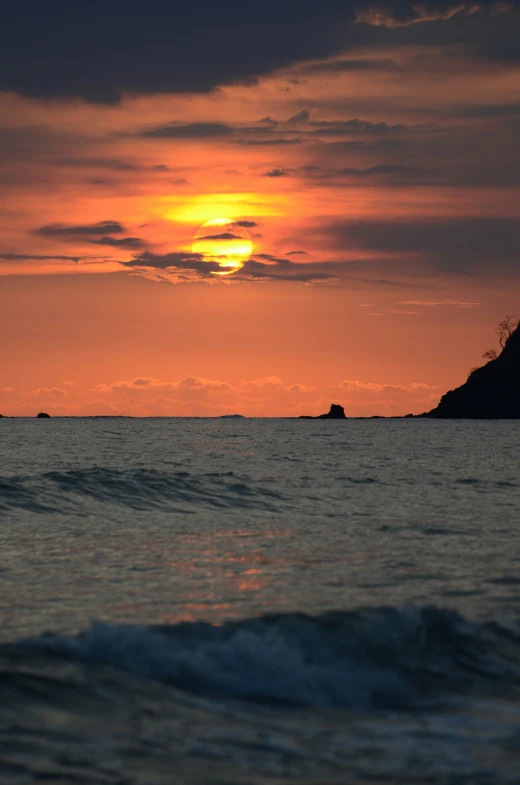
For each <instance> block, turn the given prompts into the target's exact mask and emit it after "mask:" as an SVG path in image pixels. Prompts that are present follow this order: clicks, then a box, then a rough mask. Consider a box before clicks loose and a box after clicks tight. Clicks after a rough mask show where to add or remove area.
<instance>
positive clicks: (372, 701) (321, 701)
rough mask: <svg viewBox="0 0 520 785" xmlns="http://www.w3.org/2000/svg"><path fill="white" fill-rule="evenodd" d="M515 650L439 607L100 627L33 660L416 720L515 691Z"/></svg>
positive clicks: (45, 642)
mask: <svg viewBox="0 0 520 785" xmlns="http://www.w3.org/2000/svg"><path fill="white" fill-rule="evenodd" d="M519 643H520V639H519V638H517V637H516V635H515V634H513V633H510V632H507V631H505V630H502V629H499V628H498V627H494V626H493V625H478V624H473V623H471V622H468V621H466V620H465V619H463V618H462V617H461V616H459V615H458V614H456V613H454V612H451V611H447V610H442V609H438V608H436V607H424V608H415V607H407V608H404V609H402V610H398V609H392V608H380V609H374V610H363V611H357V612H351V613H343V612H335V613H327V614H324V615H322V616H319V617H309V616H305V615H298V614H287V615H279V616H265V617H260V618H256V619H248V620H244V621H238V622H229V623H226V624H224V625H222V626H213V625H211V624H207V623H204V622H198V623H181V624H178V625H173V626H156V627H137V626H122V625H114V624H103V623H95V624H93V625H92V626H91V627H90V628H89V629H87V630H86V631H85V632H83V633H81V634H80V635H78V636H76V637H64V636H60V635H45V636H42V637H39V638H36V639H31V640H30V641H25V642H24V643H23V644H19V645H21V646H22V647H25V648H26V649H27V648H29V649H31V650H32V651H34V650H35V649H36V650H37V651H39V652H40V653H46V654H51V655H60V656H66V657H69V658H74V659H79V660H83V661H87V662H90V663H95V664H96V665H104V666H110V667H112V668H115V669H117V670H120V671H124V672H128V673H131V674H133V675H137V676H140V677H144V678H147V679H154V680H157V681H160V682H164V683H165V684H170V685H173V686H175V687H178V688H180V689H184V690H187V691H189V692H192V693H196V694H199V695H204V696H207V697H218V698H231V699H241V700H249V701H254V702H260V703H271V704H286V705H293V706H295V705H299V706H315V707H326V706H336V707H345V708H351V709H361V710H370V709H381V708H383V709H413V708H417V707H419V706H420V705H421V703H422V702H424V701H430V700H432V699H438V698H439V696H444V697H445V698H447V697H448V695H449V694H454V693H456V694H461V693H465V694H468V693H472V694H490V693H493V692H495V691H496V690H499V691H500V690H503V689H504V687H507V689H508V690H513V691H516V690H519V688H520V659H519Z"/></svg>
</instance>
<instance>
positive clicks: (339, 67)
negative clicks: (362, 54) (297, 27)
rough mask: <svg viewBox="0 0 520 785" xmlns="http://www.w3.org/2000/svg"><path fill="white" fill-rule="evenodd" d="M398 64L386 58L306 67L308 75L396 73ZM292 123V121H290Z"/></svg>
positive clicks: (326, 63) (328, 62)
mask: <svg viewBox="0 0 520 785" xmlns="http://www.w3.org/2000/svg"><path fill="white" fill-rule="evenodd" d="M396 68H397V64H396V63H395V62H394V61H393V60H389V59H386V58H373V59H372V60H328V61H327V62H325V63H312V64H310V65H306V66H304V68H303V69H302V71H303V72H304V73H306V74H340V73H346V72H349V71H394V70H396ZM289 122H290V121H289Z"/></svg>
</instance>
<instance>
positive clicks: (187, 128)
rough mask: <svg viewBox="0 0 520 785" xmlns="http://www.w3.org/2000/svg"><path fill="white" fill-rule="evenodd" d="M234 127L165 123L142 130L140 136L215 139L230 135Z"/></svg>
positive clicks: (210, 124) (209, 124) (214, 124)
mask: <svg viewBox="0 0 520 785" xmlns="http://www.w3.org/2000/svg"><path fill="white" fill-rule="evenodd" d="M232 133H234V129H233V128H231V126H229V125H224V124H223V123H187V124H185V125H174V124H172V125H164V126H161V127H160V128H152V129H151V130H148V131H141V133H139V134H138V136H145V137H147V138H149V139H207V138H210V139H214V138H215V137H219V136H230V135H231V134H232Z"/></svg>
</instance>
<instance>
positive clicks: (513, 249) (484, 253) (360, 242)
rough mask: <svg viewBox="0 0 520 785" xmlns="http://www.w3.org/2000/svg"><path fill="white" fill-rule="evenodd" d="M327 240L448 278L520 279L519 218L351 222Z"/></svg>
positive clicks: (331, 232)
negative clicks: (451, 275) (422, 265)
mask: <svg viewBox="0 0 520 785" xmlns="http://www.w3.org/2000/svg"><path fill="white" fill-rule="evenodd" d="M327 234H328V236H329V239H330V242H331V244H333V245H334V244H335V245H336V247H337V248H341V249H344V248H348V247H349V248H350V249H357V250H363V251H366V250H368V251H370V252H372V253H374V254H391V255H393V256H394V257H396V256H398V255H402V256H410V257H411V258H412V259H413V258H414V257H415V258H416V259H417V260H418V261H419V262H421V261H423V262H426V263H427V264H428V265H429V266H430V267H432V268H434V269H435V270H436V271H440V272H444V273H459V274H464V275H485V276H493V275H500V274H506V273H520V257H519V255H518V249H519V248H520V219H517V218H489V217H482V216H476V217H468V218H452V219H450V218H431V219H425V220H410V221H402V220H400V221H392V222H391V221H359V222H356V223H353V222H352V223H350V222H346V223H343V224H336V225H332V226H330V227H329V229H328V232H327Z"/></svg>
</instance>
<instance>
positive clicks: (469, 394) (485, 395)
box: [423, 325, 520, 419]
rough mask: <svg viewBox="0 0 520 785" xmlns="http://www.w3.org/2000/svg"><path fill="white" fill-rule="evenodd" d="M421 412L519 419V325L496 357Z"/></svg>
mask: <svg viewBox="0 0 520 785" xmlns="http://www.w3.org/2000/svg"><path fill="white" fill-rule="evenodd" d="M423 416H425V417H436V418H446V419H448V418H475V419H508V418H511V419H519V418H520V325H519V326H518V327H517V328H516V329H515V330H514V332H513V333H512V334H511V335H510V336H509V338H508V339H507V342H506V344H505V346H504V348H503V350H502V352H501V354H500V355H499V356H498V357H497V358H496V359H492V360H491V361H490V362H488V363H486V365H483V366H482V367H481V368H476V369H475V370H474V371H472V373H471V374H470V375H469V377H468V380H467V382H466V383H465V384H463V385H462V386H461V387H457V389H456V390H450V391H449V392H447V393H446V395H443V396H442V398H441V401H440V403H439V405H438V406H437V408H436V409H433V410H432V411H431V412H428V413H427V414H425V415H423Z"/></svg>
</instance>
